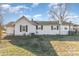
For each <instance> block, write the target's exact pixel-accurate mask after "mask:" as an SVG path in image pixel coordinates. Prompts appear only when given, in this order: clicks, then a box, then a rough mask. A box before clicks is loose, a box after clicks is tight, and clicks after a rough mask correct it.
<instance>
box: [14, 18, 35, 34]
mask: <svg viewBox="0 0 79 59" xmlns="http://www.w3.org/2000/svg"><path fill="white" fill-rule="evenodd" d="M20 25H23V26H26V25H27V26H28V32H20ZM35 29H36V28H35V26H34V25H32V24H31V23H30V22H28V21H27V20H25V19H22V20H19V21H18V22H17V23H16V24H15V35H24V34H26V35H29V34H30V33H35V31H36V30H35Z"/></svg>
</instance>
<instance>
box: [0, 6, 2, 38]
mask: <svg viewBox="0 0 79 59" xmlns="http://www.w3.org/2000/svg"><path fill="white" fill-rule="evenodd" d="M2 25H3V14H2V8H1V4H0V39H2V31H3V26H2Z"/></svg>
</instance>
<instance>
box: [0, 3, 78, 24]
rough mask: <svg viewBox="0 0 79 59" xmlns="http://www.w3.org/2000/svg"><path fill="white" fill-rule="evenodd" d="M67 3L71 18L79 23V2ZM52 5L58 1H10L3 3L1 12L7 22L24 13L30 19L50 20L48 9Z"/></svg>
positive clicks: (54, 5) (55, 4)
mask: <svg viewBox="0 0 79 59" xmlns="http://www.w3.org/2000/svg"><path fill="white" fill-rule="evenodd" d="M67 5H68V9H69V10H68V11H69V17H71V19H70V20H71V21H72V22H73V23H77V24H79V4H78V3H69V4H68V3H67ZM51 6H53V7H56V6H57V3H9V4H2V5H1V7H2V10H1V12H2V14H3V16H4V17H3V18H4V23H5V24H7V23H8V22H11V21H17V20H18V19H19V18H20V17H22V16H23V15H24V16H26V17H27V18H28V19H29V20H31V19H32V18H33V19H34V20H36V21H50V17H49V14H48V11H49V10H50V7H51ZM72 18H74V19H72ZM51 20H52V19H51ZM70 20H69V21H70Z"/></svg>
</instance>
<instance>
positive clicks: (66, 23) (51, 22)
mask: <svg viewBox="0 0 79 59" xmlns="http://www.w3.org/2000/svg"><path fill="white" fill-rule="evenodd" d="M34 22H35V23H36V24H38V25H59V22H58V21H34ZM62 24H63V25H69V24H70V23H69V22H66V21H63V23H62ZM71 25H74V24H73V23H71Z"/></svg>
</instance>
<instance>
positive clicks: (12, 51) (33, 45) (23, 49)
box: [0, 36, 57, 56]
mask: <svg viewBox="0 0 79 59" xmlns="http://www.w3.org/2000/svg"><path fill="white" fill-rule="evenodd" d="M5 39H6V40H8V41H5V42H6V43H7V44H8V45H7V47H5V48H1V49H0V55H23V56H24V55H25V56H31V55H37V56H54V55H57V54H56V52H55V50H54V48H53V47H52V45H51V43H50V39H52V36H50V38H49V36H31V37H30V36H27V37H26V36H8V37H6V38H5ZM3 41H4V40H3ZM3 45H6V44H3Z"/></svg>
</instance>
